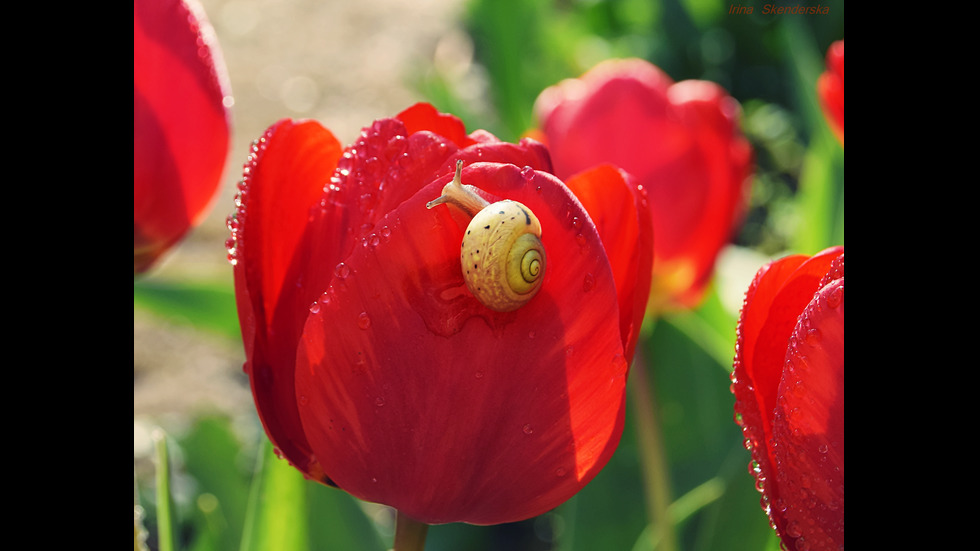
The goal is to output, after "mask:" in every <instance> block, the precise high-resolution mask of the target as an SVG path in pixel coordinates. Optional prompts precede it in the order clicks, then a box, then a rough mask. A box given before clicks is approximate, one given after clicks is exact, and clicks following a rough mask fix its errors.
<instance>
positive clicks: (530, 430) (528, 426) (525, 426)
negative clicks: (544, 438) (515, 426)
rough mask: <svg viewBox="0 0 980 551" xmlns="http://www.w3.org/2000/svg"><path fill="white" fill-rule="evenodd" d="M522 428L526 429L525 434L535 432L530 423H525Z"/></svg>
mask: <svg viewBox="0 0 980 551" xmlns="http://www.w3.org/2000/svg"><path fill="white" fill-rule="evenodd" d="M521 430H523V431H524V434H533V433H534V428H533V427H531V425H530V423H528V424H525V425H524V427H522V429H521Z"/></svg>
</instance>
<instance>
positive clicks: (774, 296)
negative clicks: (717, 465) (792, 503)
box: [732, 247, 843, 534]
mask: <svg viewBox="0 0 980 551" xmlns="http://www.w3.org/2000/svg"><path fill="white" fill-rule="evenodd" d="M842 257H843V247H832V248H829V249H826V250H824V251H821V252H820V253H818V254H816V255H814V256H813V257H809V258H808V257H806V256H803V255H794V256H789V257H785V258H782V259H780V260H777V261H775V262H772V263H770V264H768V265H767V266H765V267H763V268H762V269H761V270H759V273H757V274H756V276H755V279H754V280H753V281H752V283H751V285H750V286H749V290H748V291H747V292H746V295H745V302H744V304H743V307H742V313H741V315H740V317H739V322H738V328H737V339H736V355H735V365H734V370H733V372H732V391H733V393H734V394H735V399H736V401H735V414H736V421H737V422H738V424H739V425H740V426H741V427H742V431H743V435H744V437H745V445H746V448H748V449H749V450H750V451H751V453H752V463H751V467H752V468H751V472H752V474H753V475H754V476H755V477H756V483H757V487H758V488H759V489H760V491H761V492H762V493H763V496H764V497H763V501H764V504H765V507H766V508H767V511H768V513H769V515H770V518H771V520H772V522H773V524H774V526H776V529H777V531H779V532H780V534H783V533H784V532H785V529H786V526H785V522H784V521H785V517H784V516H782V511H784V510H785V507H786V503H787V502H788V501H789V498H787V497H786V496H785V494H782V491H781V489H780V484H779V482H778V479H777V474H778V472H779V469H778V466H777V465H778V462H777V459H776V457H775V455H774V450H773V447H772V445H771V444H772V443H773V442H774V422H775V421H774V417H775V416H776V415H777V414H778V413H777V411H778V409H777V408H778V407H779V406H780V402H779V397H780V396H781V392H782V391H781V387H780V385H781V383H782V381H783V380H784V377H785V374H784V368H785V367H786V366H787V364H786V360H787V349H788V348H789V343H790V342H791V340H790V337H791V336H792V334H793V332H794V330H795V329H796V327H797V324H798V322H799V318H800V312H803V311H804V310H805V309H806V307H807V305H808V304H810V302H811V300H813V297H814V293H815V292H816V291H817V290H819V289H820V288H821V285H823V284H824V283H825V282H826V280H827V277H828V274H837V273H840V274H843V260H842ZM841 315H843V311H842V310H841ZM841 327H843V326H841ZM797 341H798V339H797ZM828 342H829V341H828ZM840 343H841V346H843V333H842V332H841V341H840ZM841 368H843V366H841ZM841 396H843V395H842V394H841ZM841 443H842V440H841Z"/></svg>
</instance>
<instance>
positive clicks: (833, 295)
mask: <svg viewBox="0 0 980 551" xmlns="http://www.w3.org/2000/svg"><path fill="white" fill-rule="evenodd" d="M843 300H844V286H843V285H841V286H839V287H835V288H834V289H833V290H832V291H830V293H829V294H828V295H827V306H829V307H830V308H837V307H838V306H840V303H841V301H843Z"/></svg>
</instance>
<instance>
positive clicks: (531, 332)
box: [527, 331, 537, 339]
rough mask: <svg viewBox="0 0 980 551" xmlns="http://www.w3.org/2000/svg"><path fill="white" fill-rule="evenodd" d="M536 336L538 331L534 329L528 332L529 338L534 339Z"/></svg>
mask: <svg viewBox="0 0 980 551" xmlns="http://www.w3.org/2000/svg"><path fill="white" fill-rule="evenodd" d="M535 336H537V333H535V332H534V331H528V332H527V338H529V339H533V338H534V337H535Z"/></svg>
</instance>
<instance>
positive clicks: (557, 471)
mask: <svg viewBox="0 0 980 551" xmlns="http://www.w3.org/2000/svg"><path fill="white" fill-rule="evenodd" d="M566 474H568V471H566V470H565V468H564V467H558V468H557V469H555V476H558V477H559V478H560V477H563V476H565V475H566Z"/></svg>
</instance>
